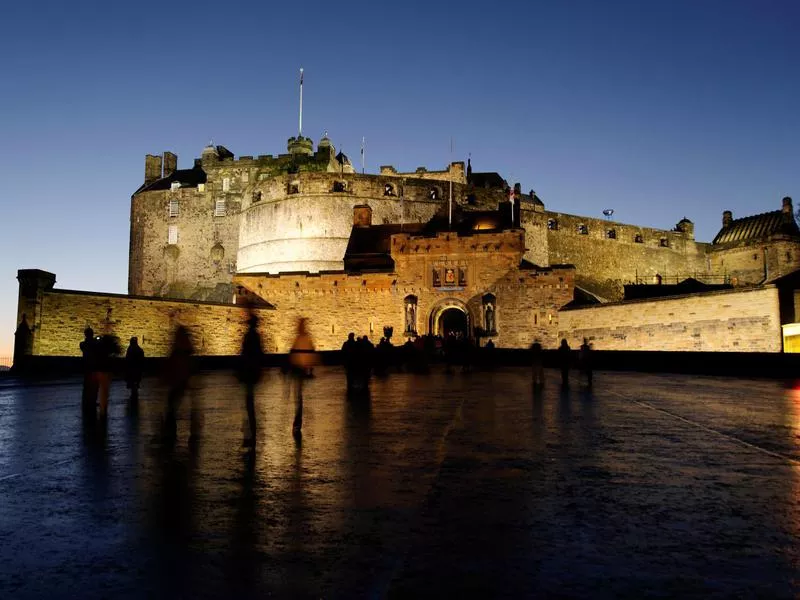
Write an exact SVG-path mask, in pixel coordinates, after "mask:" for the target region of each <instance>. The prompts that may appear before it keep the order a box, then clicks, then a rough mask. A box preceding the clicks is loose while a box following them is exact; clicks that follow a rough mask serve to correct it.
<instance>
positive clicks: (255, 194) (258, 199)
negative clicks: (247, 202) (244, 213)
mask: <svg viewBox="0 0 800 600" xmlns="http://www.w3.org/2000/svg"><path fill="white" fill-rule="evenodd" d="M253 202H261V192H260V191H258V190H256V191H254V192H253Z"/></svg>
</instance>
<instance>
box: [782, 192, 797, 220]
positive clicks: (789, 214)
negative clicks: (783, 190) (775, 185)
mask: <svg viewBox="0 0 800 600" xmlns="http://www.w3.org/2000/svg"><path fill="white" fill-rule="evenodd" d="M781 212H782V213H783V218H784V219H785V220H786V221H791V220H792V219H793V218H794V208H793V207H792V199H791V198H789V196H786V197H785V198H784V199H783V205H782V206H781Z"/></svg>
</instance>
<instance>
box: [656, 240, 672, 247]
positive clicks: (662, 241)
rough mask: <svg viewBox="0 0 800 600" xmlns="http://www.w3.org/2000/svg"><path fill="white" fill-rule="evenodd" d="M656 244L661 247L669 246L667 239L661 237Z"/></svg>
mask: <svg viewBox="0 0 800 600" xmlns="http://www.w3.org/2000/svg"><path fill="white" fill-rule="evenodd" d="M658 245H659V246H661V247H662V248H669V240H668V239H667V238H661V240H659V242H658Z"/></svg>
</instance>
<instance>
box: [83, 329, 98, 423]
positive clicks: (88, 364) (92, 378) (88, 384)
mask: <svg viewBox="0 0 800 600" xmlns="http://www.w3.org/2000/svg"><path fill="white" fill-rule="evenodd" d="M80 349H81V354H82V355H83V392H82V396H81V408H82V409H83V412H84V413H94V412H95V411H96V410H97V389H98V384H97V340H95V338H94V330H93V329H92V328H91V327H87V328H86V329H84V330H83V341H82V342H81V343H80Z"/></svg>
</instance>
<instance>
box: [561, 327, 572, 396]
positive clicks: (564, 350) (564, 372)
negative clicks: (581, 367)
mask: <svg viewBox="0 0 800 600" xmlns="http://www.w3.org/2000/svg"><path fill="white" fill-rule="evenodd" d="M571 361H572V348H570V347H569V344H568V343H567V340H565V339H562V340H561V345H560V346H559V347H558V364H559V366H560V367H561V387H563V388H568V387H569V367H570V362H571Z"/></svg>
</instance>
